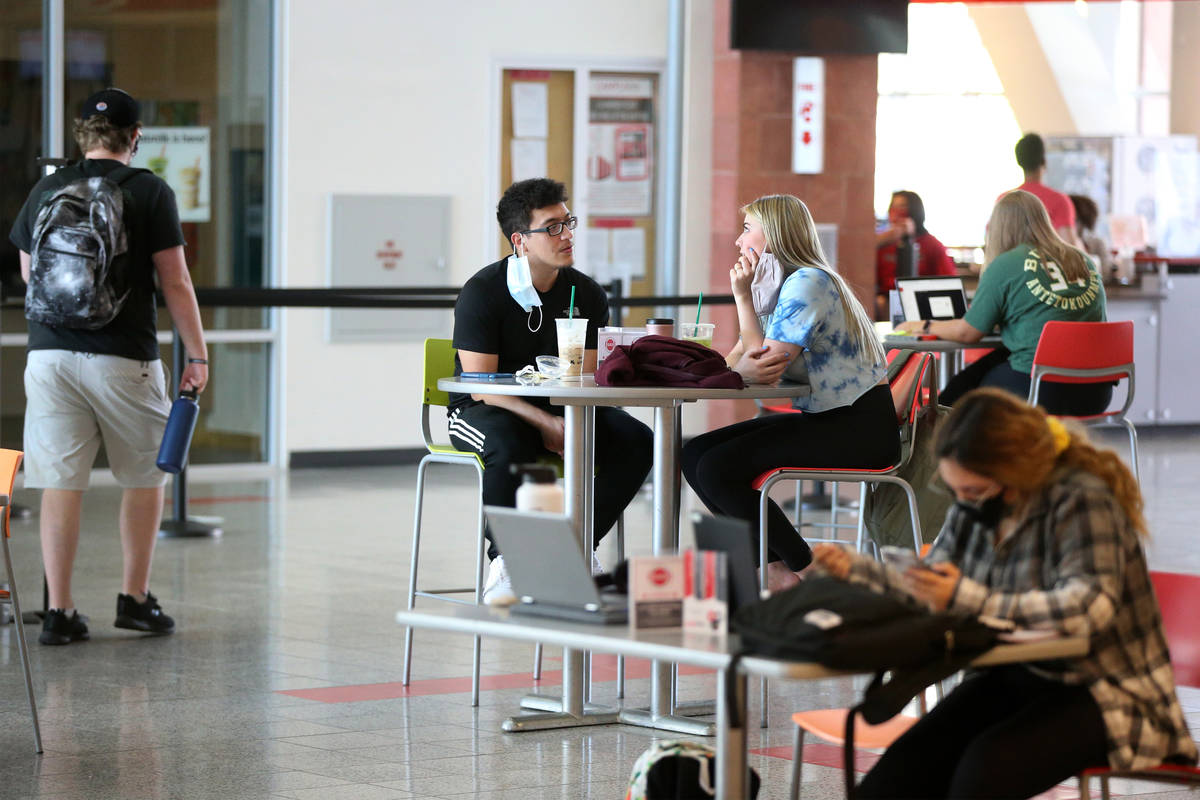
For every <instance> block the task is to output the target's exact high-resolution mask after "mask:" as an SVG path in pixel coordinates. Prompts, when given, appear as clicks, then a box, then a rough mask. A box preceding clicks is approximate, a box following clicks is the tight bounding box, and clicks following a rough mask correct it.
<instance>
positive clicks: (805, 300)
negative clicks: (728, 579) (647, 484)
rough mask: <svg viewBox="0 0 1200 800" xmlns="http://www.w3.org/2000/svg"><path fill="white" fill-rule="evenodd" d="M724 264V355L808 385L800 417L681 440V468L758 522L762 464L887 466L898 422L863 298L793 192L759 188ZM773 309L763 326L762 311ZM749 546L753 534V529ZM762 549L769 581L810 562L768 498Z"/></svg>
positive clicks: (727, 508)
mask: <svg viewBox="0 0 1200 800" xmlns="http://www.w3.org/2000/svg"><path fill="white" fill-rule="evenodd" d="M742 211H743V213H744V214H745V221H744V223H743V226H742V235H741V236H739V237H738V239H737V241H736V245H737V247H738V249H739V251H740V256H739V258H738V261H737V263H736V264H734V265H733V268H732V269H730V271H729V278H730V284H731V286H732V287H733V294H734V298H735V299H736V302H737V311H738V321H739V325H740V328H741V341H740V342H739V343H738V345H737V346H735V347H734V349H733V351H731V352H730V354H729V356H728V357H727V361H728V362H729V364H730V365H731V366H735V365H737V364H739V363H744V354H745V353H757V352H760V351H765V353H766V355H765V356H764V358H770V359H776V358H777V359H779V361H780V363H785V364H786V367H785V369H784V377H785V378H786V379H788V380H794V381H801V382H806V383H809V384H810V385H811V386H812V392H811V394H809V396H808V397H804V398H801V399H800V400H799V401H798V403H797V405H798V407H799V408H800V410H801V411H803V413H802V414H774V415H770V416H766V417H760V418H758V419H752V420H748V421H746V422H739V423H737V424H734V425H730V426H728V427H725V428H720V429H718V430H715V431H711V432H709V433H706V434H704V435H702V436H698V437H696V438H695V439H693V440H691V441H690V442H689V443H688V444H687V445H685V446H684V448H683V474H684V476H685V477H686V478H687V480H688V483H690V484H691V486H692V488H693V489H695V491H696V494H697V495H699V497H700V499H701V500H702V501H703V502H704V504H705V505H706V506H708V508H709V509H710V510H711V511H713V512H714V513H718V514H723V515H726V516H730V517H737V518H739V519H745V520H757V519H758V504H759V493H758V491H756V490H755V489H753V488H752V486H751V484H752V482H753V481H754V479H755V478H756V477H757V476H759V475H761V474H762V473H763V472H765V471H767V470H769V469H773V468H776V467H782V466H789V467H790V466H807V467H831V468H834V467H859V468H876V467H878V468H883V467H888V466H890V465H892V464H893V463H895V459H896V457H897V454H898V452H899V448H900V441H899V430H898V428H897V426H896V412H895V409H894V408H893V405H892V395H891V392H890V391H889V390H888V387H887V382H886V380H885V375H886V365H885V362H884V354H883V348H882V346H881V345H880V343H879V340H878V338H877V337H876V335H875V332H874V328H873V325H872V323H871V321H870V320H869V319H868V317H867V313H866V311H865V310H864V309H863V307H862V304H861V303H860V302H859V301H858V299H857V298H856V297H855V296H854V293H853V292H852V291H851V290H850V288H849V286H847V284H846V282H845V281H844V280H843V279H842V278H841V276H840V275H838V274H837V273H836V272H834V271H833V270H832V269H830V268H829V266H828V265H827V264H826V262H825V255H824V253H823V252H822V250H821V244H820V242H819V241H818V240H817V229H816V225H815V224H814V223H813V219H812V215H810V214H809V212H808V208H807V207H805V205H804V203H802V202H801V201H800V200H799V199H798V198H796V197H792V196H791V195H771V196H767V197H761V198H759V199H758V200H755V201H754V202H753V203H750V204H749V205H747V206H746V207H745V208H743V209H742ZM760 258H762V259H771V260H776V261H778V264H779V266H780V267H781V273H782V274H786V275H787V277H786V279H784V280H783V281H782V284H781V285H780V286H779V291H778V300H777V301H776V302H775V305H774V308H773V310H772V309H764V308H761V307H760V308H758V309H756V308H755V290H754V288H753V286H752V284H753V283H754V275H755V269H756V267H759V266H760V264H759V259H760ZM765 311H769V312H770V313H769V316H768V318H767V322H766V326H765V331H764V328H763V326H762V325H761V320H760V313H759V312H765ZM754 543H755V547H756V549H757V544H758V537H757V535H756V536H755V537H754ZM767 546H768V548H769V549H770V555H769V557H768V564H767V568H768V586H769V587H770V588H772V589H782V588H786V587H787V586H790V585H792V584H794V583H795V582H796V581H797V580H798V577H797V576H796V574H795V573H796V572H798V571H799V570H802V569H804V568H805V567H806V566H808V564H809V562H810V561H811V560H812V553H811V551H810V550H809V547H808V544H807V543H806V542H805V541H804V539H803V538H802V537H801V536H800V534H799V533H797V532H796V529H795V528H794V527H792V525H791V523H790V522H788V519H787V516H786V515H785V514H784V513H783V511H782V510H781V509H780V508H779V507H778V506H776V505H775V504H774V503H772V504H771V506H770V512H769V518H768V528H767Z"/></svg>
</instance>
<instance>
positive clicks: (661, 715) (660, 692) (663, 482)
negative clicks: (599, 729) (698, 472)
mask: <svg viewBox="0 0 1200 800" xmlns="http://www.w3.org/2000/svg"><path fill="white" fill-rule="evenodd" d="M678 421H679V413H678V409H677V407H676V406H675V404H672V405H670V406H655V407H654V542H653V544H654V554H655V555H661V554H663V553H671V552H674V550H675V549H676V545H677V544H678V536H679V526H678V514H679V503H678V501H677V500H676V491H677V490H678V484H677V481H678V480H679V466H678V462H677V461H676V458H675V453H676V446H677V439H676V436H677V432H678V430H679V426H678V424H677V423H678ZM671 668H672V664H671V662H669V661H654V662H651V666H650V707H649V708H647V709H626V710H624V711H622V712H621V722H623V723H625V724H626V725H638V726H640V727H643V728H655V729H657V730H666V731H674V732H676V733H687V734H691V735H693V736H712V735H713V733H714V732H715V726H714V725H713V724H712V723H708V722H698V721H696V720H693V719H687V718H685V717H677V716H672V714H671V711H672V709H671V701H672V697H671V695H672V691H673V683H672V680H671V671H672V670H671Z"/></svg>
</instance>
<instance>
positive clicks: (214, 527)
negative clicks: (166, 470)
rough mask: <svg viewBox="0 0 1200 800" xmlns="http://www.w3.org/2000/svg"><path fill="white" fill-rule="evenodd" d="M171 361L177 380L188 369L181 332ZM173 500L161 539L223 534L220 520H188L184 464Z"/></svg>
mask: <svg viewBox="0 0 1200 800" xmlns="http://www.w3.org/2000/svg"><path fill="white" fill-rule="evenodd" d="M171 361H172V362H173V370H172V372H173V374H174V375H175V377H176V379H178V378H179V376H180V375H182V374H183V370H184V369H185V368H186V367H187V354H186V353H184V350H183V339H181V338H179V331H178V330H176V331H175V332H174V337H173V339H172V340H171ZM167 389H168V391H170V393H171V394H172V395H173V394H174V393H175V387H174V386H169V387H167ZM171 499H172V500H173V505H174V508H173V509H172V517H173V518H172V519H165V520H163V521H162V524H161V525H159V527H158V536H159V538H160V539H178V538H184V537H200V536H206V537H216V536H220V535H221V533H222V530H221V527H220V522H221V520H220V519H216V518H214V521H215V523H216V524H213V523H212V522H209V521H207V520H206V521H201V520H198V519H188V513H187V465H186V463H185V464H184V467H183V469H181V470H180V471H179V472H178V473H177V474H176V475H175V478H174V481H173V483H172V484H171Z"/></svg>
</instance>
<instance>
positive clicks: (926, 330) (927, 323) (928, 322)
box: [921, 319, 933, 333]
mask: <svg viewBox="0 0 1200 800" xmlns="http://www.w3.org/2000/svg"><path fill="white" fill-rule="evenodd" d="M932 324H933V320H931V319H927V320H925V325H924V326H922V327H921V333H929V326H930V325H932Z"/></svg>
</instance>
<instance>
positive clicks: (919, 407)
mask: <svg viewBox="0 0 1200 800" xmlns="http://www.w3.org/2000/svg"><path fill="white" fill-rule="evenodd" d="M889 360H890V359H889ZM889 372H890V370H889ZM888 385H889V387H890V388H891V390H892V402H893V403H894V405H895V407H896V420H897V422H898V423H899V425H900V458H899V460H897V462H896V463H895V464H893V465H892V466H890V467H885V468H883V469H848V468H841V467H839V468H819V467H777V468H775V469H772V470H768V471H766V472H764V473H763V474H761V475H759V476H758V477H757V478H755V479H754V483H753V486H754V488H755V489H757V490H758V491H759V493H760V496H759V503H758V568H759V586H760V588H761V589H762V590H763V591H765V590H766V588H767V509H768V508H769V503H770V491H771V487H772V486H774V485H775V484H776V483H779V482H780V481H805V480H810V481H848V482H854V483H859V484H861V485H862V491H861V492H860V493H859V516H858V543H857V546H858V550H859V551H860V552H861V551H862V549H863V545H864V543H865V539H866V524H865V517H864V516H863V511H864V509H865V508H866V488H867V484H870V483H893V484H896V485H897V486H899V487H900V488H901V489H903V490H904V494H905V495H906V496H907V497H908V513H909V519H910V521H911V523H912V532H913V550H914V551H915V552H920V550H921V544H922V542H921V517H920V515H919V514H918V513H917V495H916V493H915V492H914V491H913V488H912V486H911V485H909V483H908V481H906V480H904V479H903V478H901V477H900V476H899V475H897V474H896V473H897V472H899V471H900V469H901V468H903V467H904V466H905V465H906V464H907V463H908V460H909V458H910V457H911V456H912V449H913V444H914V443H915V442H916V431H917V422H918V421H919V420H920V419H922V418H923V417H924V416H925V414H926V412H934V411H935V410H936V407H937V367H936V365H935V362H934V360H933V356H932V355H931V354H929V353H914V354H912V355H911V356H910V357H909V358H908V360H907V361H905V362H904V364H903V366H901V367H900V368H899V369H898V370H896V372H895V373H894V374H893V375H892V376H891V378H890V379H889V381H888ZM761 687H762V689H761V697H762V717H761V726H762V727H764V728H765V727H767V681H766V679H765V678H764V679H763V680H762V685H761Z"/></svg>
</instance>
